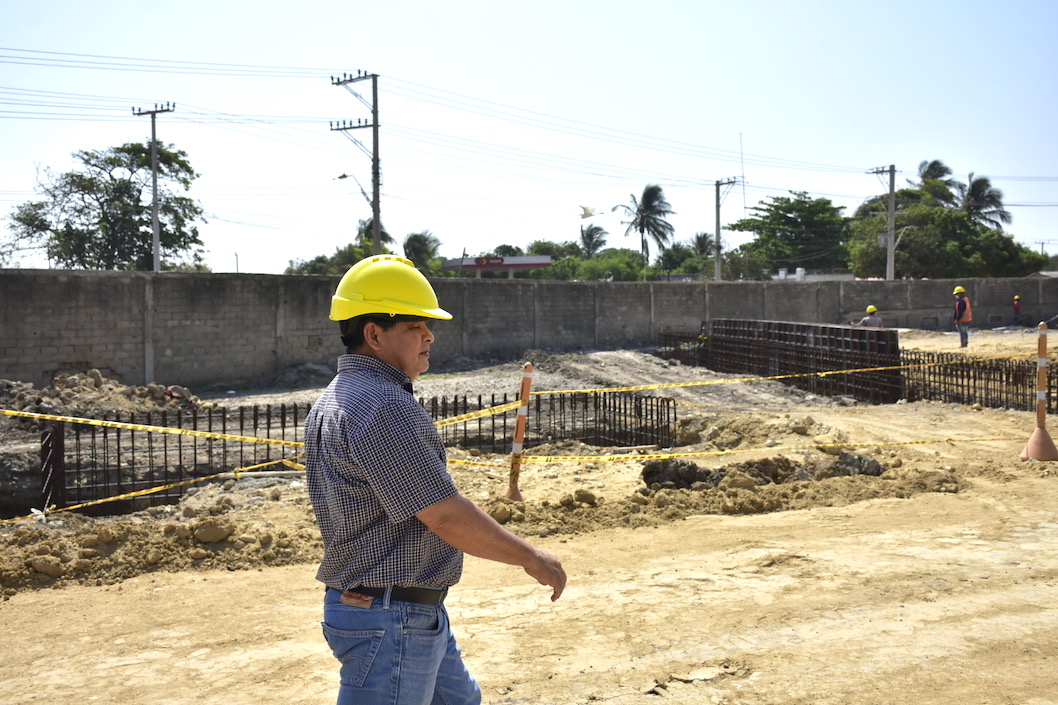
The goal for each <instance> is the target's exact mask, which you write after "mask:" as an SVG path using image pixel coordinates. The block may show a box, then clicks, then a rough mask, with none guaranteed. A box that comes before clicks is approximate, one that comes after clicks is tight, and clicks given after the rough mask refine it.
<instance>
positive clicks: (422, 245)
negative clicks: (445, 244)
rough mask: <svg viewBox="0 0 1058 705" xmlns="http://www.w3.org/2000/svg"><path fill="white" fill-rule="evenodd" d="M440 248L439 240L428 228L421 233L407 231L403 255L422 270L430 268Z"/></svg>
mask: <svg viewBox="0 0 1058 705" xmlns="http://www.w3.org/2000/svg"><path fill="white" fill-rule="evenodd" d="M440 249H441V241H440V240H438V239H437V238H436V237H435V236H434V235H433V234H432V233H431V232H430V231H429V230H423V231H422V232H421V233H408V236H407V237H406V238H404V256H405V257H407V258H408V259H410V260H411V261H412V262H414V263H415V266H416V267H418V268H419V269H420V270H422V271H424V272H425V271H429V270H431V269H432V268H431V266H430V265H431V264H432V263H433V261H434V260H435V259H437V253H438V251H439V250H440Z"/></svg>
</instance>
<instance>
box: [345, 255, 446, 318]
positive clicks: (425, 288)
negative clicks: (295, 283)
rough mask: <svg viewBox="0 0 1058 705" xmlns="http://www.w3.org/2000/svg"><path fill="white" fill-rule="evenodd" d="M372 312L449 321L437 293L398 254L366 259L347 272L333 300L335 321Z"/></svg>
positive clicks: (412, 265)
mask: <svg viewBox="0 0 1058 705" xmlns="http://www.w3.org/2000/svg"><path fill="white" fill-rule="evenodd" d="M369 313H381V314H390V315H394V316H421V317H422V318H442V319H445V320H448V319H450V318H452V314H450V313H449V312H448V311H445V310H444V309H443V308H440V307H439V306H438V305H437V294H435V293H434V290H433V287H432V286H430V282H428V281H427V280H426V277H424V276H423V274H422V272H420V271H419V270H418V269H416V268H415V265H414V264H413V263H412V261H411V260H408V259H404V258H403V257H397V256H396V255H375V256H374V257H367V258H366V259H362V260H360V261H359V262H357V263H356V264H354V265H353V266H352V267H350V268H349V271H348V272H346V273H345V276H344V277H342V280H341V281H340V282H338V288H337V289H336V290H335V292H334V296H332V297H331V315H330V318H331V320H332V321H344V320H346V319H348V318H355V317H357V316H363V315H366V314H369Z"/></svg>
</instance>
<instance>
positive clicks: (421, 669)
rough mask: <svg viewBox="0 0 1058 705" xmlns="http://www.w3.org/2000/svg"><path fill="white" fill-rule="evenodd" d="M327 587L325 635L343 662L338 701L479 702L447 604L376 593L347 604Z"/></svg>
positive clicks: (402, 704) (365, 704)
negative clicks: (364, 603)
mask: <svg viewBox="0 0 1058 705" xmlns="http://www.w3.org/2000/svg"><path fill="white" fill-rule="evenodd" d="M341 595H342V592H341V590H335V589H334V588H327V592H326V594H325V597H324V600H323V625H322V626H323V636H324V638H325V639H326V640H327V644H328V646H330V647H331V651H332V652H333V653H334V655H335V657H336V658H337V659H338V660H339V661H341V663H342V667H341V687H340V688H339V690H338V705H354V704H355V705H478V704H479V703H480V702H481V690H480V689H479V688H478V684H477V681H475V680H474V678H473V676H471V675H470V673H469V672H468V671H467V669H466V666H464V665H463V657H462V656H461V655H460V653H459V646H458V645H457V644H456V640H455V637H454V636H453V635H452V632H451V629H450V628H449V624H448V610H446V609H445V607H444V605H443V604H442V605H420V604H417V603H414V602H400V601H397V600H393V601H390V599H389V597H388V595H387V597H385V598H381V597H380V598H375V599H374V600H372V601H371V606H370V607H369V608H364V607H357V606H355V605H346V604H343V603H342V602H341V600H340V598H341Z"/></svg>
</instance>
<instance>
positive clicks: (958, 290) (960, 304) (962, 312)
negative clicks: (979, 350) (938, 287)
mask: <svg viewBox="0 0 1058 705" xmlns="http://www.w3.org/2000/svg"><path fill="white" fill-rule="evenodd" d="M951 293H952V296H954V297H955V318H954V320H955V327H956V328H957V329H958V330H959V347H961V348H965V347H966V346H967V345H969V344H970V321H972V320H973V319H974V314H973V307H972V306H971V305H970V297H969V296H967V295H966V289H964V288H962V287H961V286H957V287H955V289H953V290H952V292H951Z"/></svg>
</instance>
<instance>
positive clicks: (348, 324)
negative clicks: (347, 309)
mask: <svg viewBox="0 0 1058 705" xmlns="http://www.w3.org/2000/svg"><path fill="white" fill-rule="evenodd" d="M422 320H424V318H423V317H422V316H404V315H400V314H389V313H367V314H364V315H363V316H357V317H356V318H346V319H345V320H344V321H338V326H339V329H340V331H341V336H342V343H344V344H345V348H346V351H347V352H352V351H353V350H355V349H357V348H359V347H360V346H361V345H363V344H364V328H365V327H366V326H367V324H368V323H374V324H375V325H377V326H378V327H379V328H381V329H382V330H389V329H390V328H392V327H393V326H395V325H397V323H399V322H400V321H422Z"/></svg>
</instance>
